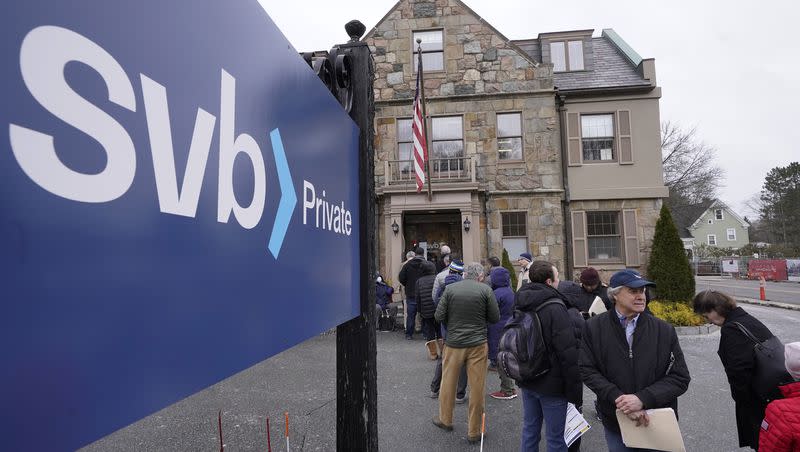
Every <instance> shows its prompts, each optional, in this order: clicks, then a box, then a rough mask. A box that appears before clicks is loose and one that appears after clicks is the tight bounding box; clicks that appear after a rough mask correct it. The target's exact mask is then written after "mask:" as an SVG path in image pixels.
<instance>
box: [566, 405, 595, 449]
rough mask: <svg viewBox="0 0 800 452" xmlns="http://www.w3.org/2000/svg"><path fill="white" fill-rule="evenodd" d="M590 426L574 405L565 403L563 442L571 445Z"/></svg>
mask: <svg viewBox="0 0 800 452" xmlns="http://www.w3.org/2000/svg"><path fill="white" fill-rule="evenodd" d="M590 428H592V427H591V426H590V425H589V423H588V422H586V419H585V418H584V417H583V415H582V414H581V413H580V411H578V409H577V408H575V405H573V404H571V403H568V404H567V421H566V422H565V423H564V442H566V443H567V447H569V446H571V445H572V443H574V442H575V441H576V440H577V439H578V438H580V437H581V435H583V434H584V433H586V432H587V431H589V429H590Z"/></svg>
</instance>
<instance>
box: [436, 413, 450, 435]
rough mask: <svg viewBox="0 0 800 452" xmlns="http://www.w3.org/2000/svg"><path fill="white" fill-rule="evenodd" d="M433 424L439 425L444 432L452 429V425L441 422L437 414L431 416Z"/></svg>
mask: <svg viewBox="0 0 800 452" xmlns="http://www.w3.org/2000/svg"><path fill="white" fill-rule="evenodd" d="M433 425H435V426H437V427H439V428H440V429H442V430H444V431H446V432H452V431H453V426H452V425H446V424H445V423H443V422H442V421H441V420H440V419H439V416H434V417H433Z"/></svg>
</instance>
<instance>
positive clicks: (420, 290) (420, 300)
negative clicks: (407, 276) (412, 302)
mask: <svg viewBox="0 0 800 452" xmlns="http://www.w3.org/2000/svg"><path fill="white" fill-rule="evenodd" d="M435 271H436V270H435V268H434V267H433V266H432V265H426V266H425V268H423V270H422V276H420V277H419V278H418V279H417V285H416V288H415V289H414V298H415V299H416V300H417V310H418V311H419V316H420V317H422V335H423V336H425V340H426V341H427V342H425V347H427V349H428V354H429V356H430V358H431V359H438V358H439V347H438V346H437V345H436V339H438V338H439V322H437V321H436V319H434V318H433V314H434V313H435V312H436V304H434V302H433V295H431V292H433V282H434V280H435V279H436V274H435Z"/></svg>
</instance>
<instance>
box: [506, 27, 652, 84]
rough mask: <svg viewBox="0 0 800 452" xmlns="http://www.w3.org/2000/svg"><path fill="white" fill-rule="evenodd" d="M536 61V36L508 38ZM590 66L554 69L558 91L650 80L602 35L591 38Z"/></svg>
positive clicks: (538, 55)
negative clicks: (591, 64) (573, 69)
mask: <svg viewBox="0 0 800 452" xmlns="http://www.w3.org/2000/svg"><path fill="white" fill-rule="evenodd" d="M512 42H514V43H515V44H517V45H518V46H519V47H520V48H522V49H523V50H524V51H525V52H526V53H528V55H530V56H531V57H532V58H533V59H535V60H536V61H542V51H541V44H540V42H539V40H538V39H530V40H524V41H512ZM591 45H592V53H593V56H592V57H591V58H593V60H594V61H593V67H592V69H591V70H587V71H574V72H555V73H553V81H554V83H555V85H556V87H558V89H559V90H560V91H569V90H585V89H602V88H620V87H643V88H644V87H649V86H651V85H650V80H647V79H645V78H643V77H642V76H641V75H639V73H638V72H637V71H636V67H635V66H633V64H632V63H631V62H630V61H629V60H628V59H627V58H625V56H623V54H622V52H621V51H620V50H619V49H617V47H616V46H615V45H614V44H613V43H611V41H609V40H608V39H606V38H605V37H599V38H592V43H591Z"/></svg>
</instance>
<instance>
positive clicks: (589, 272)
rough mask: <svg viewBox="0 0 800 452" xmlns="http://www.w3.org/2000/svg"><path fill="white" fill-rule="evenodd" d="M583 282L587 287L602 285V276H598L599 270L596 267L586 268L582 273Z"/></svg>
mask: <svg viewBox="0 0 800 452" xmlns="http://www.w3.org/2000/svg"><path fill="white" fill-rule="evenodd" d="M581 282H582V283H583V284H584V285H587V286H594V285H595V284H600V275H599V274H597V270H595V269H594V267H586V268H585V269H584V270H583V271H582V272H581Z"/></svg>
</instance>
